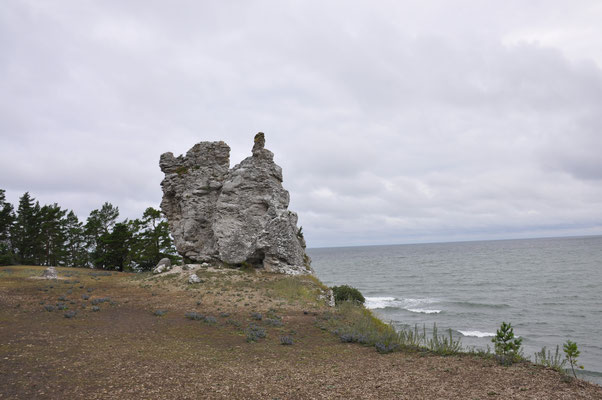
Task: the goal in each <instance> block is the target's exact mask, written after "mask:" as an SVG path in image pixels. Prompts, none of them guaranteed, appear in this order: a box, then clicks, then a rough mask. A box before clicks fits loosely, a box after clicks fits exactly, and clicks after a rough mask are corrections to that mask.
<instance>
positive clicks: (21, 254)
mask: <svg viewBox="0 0 602 400" xmlns="http://www.w3.org/2000/svg"><path fill="white" fill-rule="evenodd" d="M40 214H41V212H40V204H39V203H38V202H35V203H34V198H33V197H31V196H30V195H29V192H25V194H23V196H21V197H20V198H19V207H18V208H17V218H16V220H15V223H14V225H13V227H12V228H13V229H12V231H11V241H12V247H13V250H14V253H15V257H16V262H17V263H19V264H36V261H38V258H39V257H40V255H41V254H42V253H43V250H42V244H41V240H40V238H41V234H40V232H41V218H40V217H41V215H40Z"/></svg>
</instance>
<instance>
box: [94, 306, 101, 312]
mask: <svg viewBox="0 0 602 400" xmlns="http://www.w3.org/2000/svg"><path fill="white" fill-rule="evenodd" d="M92 311H95V312H96V311H100V307H98V306H92Z"/></svg>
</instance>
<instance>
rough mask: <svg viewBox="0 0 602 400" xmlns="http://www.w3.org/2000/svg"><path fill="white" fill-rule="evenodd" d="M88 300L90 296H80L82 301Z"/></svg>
mask: <svg viewBox="0 0 602 400" xmlns="http://www.w3.org/2000/svg"><path fill="white" fill-rule="evenodd" d="M89 298H90V296H88V295H87V294H85V293H84V294H82V299H84V300H88V299H89Z"/></svg>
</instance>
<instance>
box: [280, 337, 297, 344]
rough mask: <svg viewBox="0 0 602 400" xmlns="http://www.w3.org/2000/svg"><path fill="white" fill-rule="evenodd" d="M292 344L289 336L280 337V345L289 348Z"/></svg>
mask: <svg viewBox="0 0 602 400" xmlns="http://www.w3.org/2000/svg"><path fill="white" fill-rule="evenodd" d="M293 343H294V341H293V338H292V337H290V336H280V344H282V345H285V346H290V345H292V344H293Z"/></svg>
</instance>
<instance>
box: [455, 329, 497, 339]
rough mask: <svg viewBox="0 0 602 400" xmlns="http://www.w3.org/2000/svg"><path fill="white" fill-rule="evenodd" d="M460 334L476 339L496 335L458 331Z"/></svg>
mask: <svg viewBox="0 0 602 400" xmlns="http://www.w3.org/2000/svg"><path fill="white" fill-rule="evenodd" d="M458 332H460V333H461V334H462V335H464V336H475V337H479V338H482V337H490V336H495V333H490V332H481V331H461V330H458Z"/></svg>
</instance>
